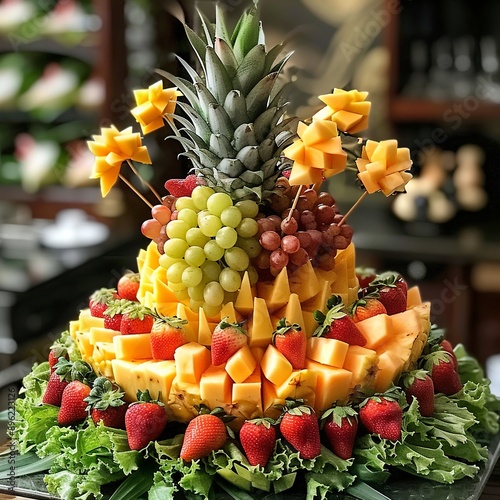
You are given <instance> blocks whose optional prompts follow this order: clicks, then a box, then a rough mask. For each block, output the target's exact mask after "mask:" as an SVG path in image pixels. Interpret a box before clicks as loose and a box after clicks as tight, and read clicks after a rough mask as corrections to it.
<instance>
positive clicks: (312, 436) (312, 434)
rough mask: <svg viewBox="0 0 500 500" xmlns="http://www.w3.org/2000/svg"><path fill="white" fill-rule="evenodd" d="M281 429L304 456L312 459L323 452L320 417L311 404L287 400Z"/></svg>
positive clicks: (284, 435) (285, 436)
mask: <svg viewBox="0 0 500 500" xmlns="http://www.w3.org/2000/svg"><path fill="white" fill-rule="evenodd" d="M280 431H281V434H282V435H283V437H284V438H285V439H286V440H287V441H288V442H289V443H290V444H291V445H292V446H293V447H294V448H295V449H296V450H297V451H298V452H299V453H300V456H301V457H302V458H306V459H312V458H315V457H317V456H318V455H319V454H320V453H321V439H320V432H319V424H318V419H317V417H316V414H315V412H314V410H313V409H312V408H311V407H310V406H305V405H302V404H301V403H300V402H295V401H287V405H286V407H285V409H284V414H283V416H282V417H281V421H280Z"/></svg>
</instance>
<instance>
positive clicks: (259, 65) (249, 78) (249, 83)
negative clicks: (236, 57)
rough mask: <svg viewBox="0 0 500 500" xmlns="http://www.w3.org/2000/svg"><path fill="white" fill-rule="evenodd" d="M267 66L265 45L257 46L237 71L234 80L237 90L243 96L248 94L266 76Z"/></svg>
mask: <svg viewBox="0 0 500 500" xmlns="http://www.w3.org/2000/svg"><path fill="white" fill-rule="evenodd" d="M265 65H266V48H265V47H264V45H256V46H255V47H253V48H252V49H250V51H249V52H248V54H247V55H246V56H245V58H244V59H243V61H241V64H240V65H239V66H238V69H237V70H236V75H235V76H234V78H233V85H234V87H235V88H237V89H239V90H241V91H242V92H243V95H245V96H246V95H248V93H249V92H250V91H251V90H252V89H253V88H254V87H255V85H257V83H258V82H259V81H260V80H261V79H262V78H263V77H264V76H265V75H266V73H265V72H264V68H265Z"/></svg>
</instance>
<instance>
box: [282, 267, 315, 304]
mask: <svg viewBox="0 0 500 500" xmlns="http://www.w3.org/2000/svg"><path fill="white" fill-rule="evenodd" d="M289 281H290V291H291V292H292V293H296V294H297V295H298V296H299V300H300V302H301V303H303V302H305V301H306V300H308V299H310V298H311V297H314V296H315V295H316V294H317V293H318V292H319V291H320V289H321V284H320V282H319V280H318V278H317V276H316V273H315V272H314V268H313V267H312V264H311V261H310V260H308V261H307V263H306V264H304V265H303V266H300V267H299V268H298V269H297V270H296V271H295V272H293V273H291V274H290V276H289Z"/></svg>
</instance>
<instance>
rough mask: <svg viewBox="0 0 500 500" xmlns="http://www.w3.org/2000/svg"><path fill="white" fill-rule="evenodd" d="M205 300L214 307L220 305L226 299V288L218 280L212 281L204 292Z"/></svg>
mask: <svg viewBox="0 0 500 500" xmlns="http://www.w3.org/2000/svg"><path fill="white" fill-rule="evenodd" d="M203 298H204V299H205V302H206V303H207V304H208V305H209V306H212V307H215V306H220V305H221V304H222V301H223V300H224V290H223V288H222V286H221V284H220V283H219V282H218V281H210V283H207V284H206V285H205V291H204V292H203Z"/></svg>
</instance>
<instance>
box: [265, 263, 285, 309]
mask: <svg viewBox="0 0 500 500" xmlns="http://www.w3.org/2000/svg"><path fill="white" fill-rule="evenodd" d="M257 295H258V296H259V297H261V298H262V299H264V300H265V301H266V304H267V309H268V311H270V312H273V311H276V310H277V309H280V308H281V307H283V306H284V305H286V304H287V303H288V299H289V298H290V286H289V282H288V272H287V269H286V267H284V268H283V269H282V270H281V271H280V272H279V274H278V276H276V278H275V279H274V281H273V282H272V283H267V282H262V283H257Z"/></svg>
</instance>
